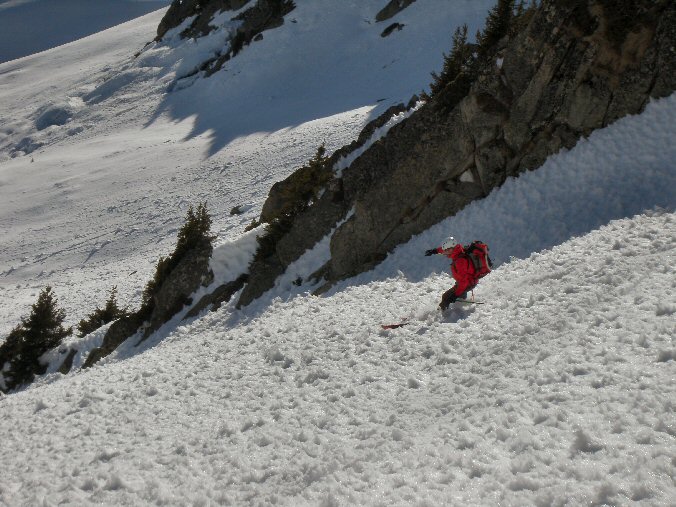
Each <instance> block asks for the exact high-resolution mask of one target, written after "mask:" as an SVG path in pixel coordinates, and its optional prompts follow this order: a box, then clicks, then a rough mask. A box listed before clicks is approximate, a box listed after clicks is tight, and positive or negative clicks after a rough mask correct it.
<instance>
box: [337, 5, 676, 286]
mask: <svg viewBox="0 0 676 507" xmlns="http://www.w3.org/2000/svg"><path fill="white" fill-rule="evenodd" d="M579 3H582V4H583V5H584V4H585V3H584V2H578V3H577V4H579ZM577 4H576V3H575V2H568V1H549V2H545V4H544V6H543V7H541V8H540V9H539V11H538V12H537V14H536V15H535V17H534V18H533V19H532V20H531V23H530V24H529V26H528V28H527V29H526V30H524V31H523V32H522V33H520V34H518V35H517V36H516V37H515V38H514V39H513V40H511V41H503V47H502V48H501V51H500V52H499V55H498V56H499V57H500V58H501V60H500V63H501V64H502V65H501V66H500V65H498V63H497V61H496V62H492V64H491V65H490V66H488V67H486V68H484V69H483V71H482V74H481V75H480V77H479V79H477V81H476V82H475V83H474V84H473V86H472V88H471V91H470V93H469V94H468V96H467V97H465V98H464V99H463V100H462V101H461V102H460V104H459V105H458V106H457V107H456V108H454V109H453V110H452V111H451V112H450V113H449V114H448V115H446V116H442V115H439V114H435V113H434V111H432V110H431V109H432V108H429V107H426V108H422V109H421V110H419V111H418V112H417V113H416V114H414V115H413V116H412V117H411V118H409V119H408V120H407V121H405V122H403V123H402V124H400V125H398V126H397V127H396V128H394V129H392V130H391V131H390V132H389V133H388V135H387V136H386V138H385V139H383V140H382V142H379V143H377V144H376V145H374V146H373V147H372V148H371V149H370V150H368V151H367V152H366V153H365V154H364V155H362V156H361V157H359V158H358V159H357V160H356V161H355V162H354V163H353V164H352V166H351V167H350V168H349V169H347V170H346V171H345V172H344V177H343V180H344V181H343V187H344V191H345V198H346V199H348V200H353V201H354V203H355V209H356V212H355V214H354V216H353V217H352V218H351V219H350V220H349V221H348V222H346V223H345V224H344V225H343V226H342V227H340V228H339V229H338V230H337V231H336V233H335V234H334V235H333V237H332V240H331V262H330V275H329V277H328V278H329V281H331V280H337V279H342V278H345V277H348V276H351V275H355V274H357V273H359V272H361V271H363V270H365V269H368V268H369V267H371V266H372V265H373V263H374V262H378V259H380V258H382V257H384V256H385V255H386V253H387V252H388V251H389V250H391V249H392V248H393V247H394V246H396V245H397V244H399V243H402V242H404V241H407V240H408V239H409V238H410V237H411V236H412V235H413V234H417V233H420V232H422V231H424V230H425V229H427V228H429V227H430V226H432V225H434V224H435V223H437V222H439V221H441V220H443V219H444V218H446V217H448V216H451V215H453V214H455V213H456V212H458V211H459V210H460V209H462V208H463V207H464V206H465V205H467V204H468V203H469V202H471V201H472V200H473V199H476V198H478V197H481V196H483V195H486V194H487V193H488V192H490V190H491V189H493V188H494V187H496V186H498V185H501V184H502V183H503V182H504V181H505V179H506V178H507V176H510V175H515V174H518V173H520V172H522V171H525V170H529V169H534V168H537V167H539V166H540V165H541V164H542V163H543V162H544V161H545V159H546V158H547V157H548V156H549V155H551V154H553V153H556V152H557V151H559V150H560V149H561V148H570V147H572V146H574V145H575V143H576V142H577V140H578V139H579V138H580V137H581V136H586V135H588V134H589V133H590V132H592V131H593V130H595V129H597V128H601V127H605V126H607V125H609V124H610V123H612V122H613V121H615V120H617V119H618V118H621V117H622V116H625V115H627V114H635V113H638V112H640V111H641V110H642V109H643V107H644V106H645V104H646V103H647V101H648V100H649V99H650V97H660V96H665V95H668V94H670V93H672V92H673V91H674V89H676V61H675V57H676V52H674V50H673V47H674V43H675V42H676V39H675V38H674V24H675V21H676V19H675V11H676V8H675V7H674V4H673V3H670V4H669V5H667V4H666V3H662V4H661V5H658V4H655V5H654V6H653V8H654V9H655V12H656V13H657V12H658V11H659V16H657V15H655V16H653V18H652V19H653V20H654V21H653V22H650V21H648V22H647V23H646V24H644V25H640V26H639V27H637V28H636V29H635V31H631V32H630V33H629V34H628V35H627V37H626V39H625V40H624V42H623V43H622V44H621V45H620V46H619V47H613V44H612V43H611V41H610V40H609V38H608V36H607V33H606V32H605V27H606V26H607V23H606V21H605V18H604V15H605V13H604V12H603V11H602V10H601V11H599V10H598V9H595V10H594V12H595V13H596V16H597V24H596V28H595V29H594V30H593V31H591V33H589V34H588V35H587V36H580V32H579V31H578V30H575V29H574V27H573V28H571V27H570V26H569V21H568V20H569V19H570V16H571V12H572V9H573V7H576V6H577ZM591 5H592V3H591V2H590V6H591ZM571 6H572V7H571ZM592 9H593V8H592ZM590 14H591V13H590ZM592 15H593V14H592ZM658 83H659V85H658ZM466 171H469V173H470V174H471V175H472V179H473V180H474V181H475V182H476V183H475V184H466V183H461V182H460V181H459V177H460V176H461V175H462V174H463V173H465V172H466Z"/></svg>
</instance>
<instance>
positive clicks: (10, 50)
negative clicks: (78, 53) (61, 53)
mask: <svg viewBox="0 0 676 507" xmlns="http://www.w3.org/2000/svg"><path fill="white" fill-rule="evenodd" d="M170 1H171V0H58V1H54V0H0V63H4V62H7V61H10V60H15V59H17V58H22V57H24V56H28V55H31V54H33V53H39V52H41V51H45V50H47V49H51V48H53V47H56V46H60V45H62V44H66V43H68V42H72V41H74V40H77V39H81V38H82V37H86V36H87V35H91V34H93V33H96V32H100V31H101V30H105V29H106V28H110V27H112V26H115V25H119V24H120V23H124V22H125V21H129V20H130V19H134V18H137V17H139V16H142V15H143V14H147V13H148V12H151V11H155V10H157V9H160V8H162V7H166V6H167V5H169V3H170Z"/></svg>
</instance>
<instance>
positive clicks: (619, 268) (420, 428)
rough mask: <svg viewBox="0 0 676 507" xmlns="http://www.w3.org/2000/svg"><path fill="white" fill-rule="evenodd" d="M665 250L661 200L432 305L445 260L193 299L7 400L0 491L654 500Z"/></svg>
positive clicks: (174, 499) (362, 500)
mask: <svg viewBox="0 0 676 507" xmlns="http://www.w3.org/2000/svg"><path fill="white" fill-rule="evenodd" d="M599 245H612V246H611V247H609V248H604V249H599ZM675 248H676V215H675V214H674V213H666V212H663V213H661V212H658V213H650V214H645V215H639V216H636V217H634V218H631V219H624V220H619V221H614V222H611V223H610V224H609V225H607V226H605V227H602V228H601V229H600V230H597V231H595V232H593V233H591V234H589V235H586V236H582V237H579V238H575V239H573V240H570V241H568V242H566V243H564V244H563V245H560V246H558V247H555V248H554V249H552V250H550V251H544V252H541V253H539V254H534V255H532V256H530V257H529V258H528V259H525V260H518V261H513V262H510V263H507V264H504V265H503V266H501V267H500V268H499V269H497V270H495V271H494V272H493V273H492V274H491V275H489V277H487V278H486V279H485V280H484V281H483V282H482V284H481V286H480V289H479V290H478V291H477V297H478V298H479V299H480V300H484V301H486V304H485V305H483V306H480V307H465V306H463V307H461V308H456V309H454V310H452V311H451V312H450V313H447V314H446V315H444V316H443V317H441V316H440V315H439V314H438V313H437V312H436V311H435V310H434V306H435V305H436V299H437V296H438V294H439V293H440V292H441V291H442V290H444V289H445V288H446V287H447V286H448V278H447V276H445V275H433V276H431V277H428V278H425V279H424V280H421V281H419V282H412V281H409V280H407V279H406V277H404V276H394V277H392V278H390V279H387V280H380V281H377V282H372V283H370V284H364V285H355V286H352V287H349V288H347V289H345V290H343V291H341V292H338V293H336V294H334V295H333V296H331V297H326V298H312V297H299V298H294V299H292V300H290V301H287V302H284V301H281V300H277V301H275V302H273V304H272V305H271V306H270V307H269V308H267V309H266V311H265V312H264V314H263V315H261V316H260V317H259V318H254V319H247V318H246V317H245V316H241V320H240V321H239V322H236V323H235V324H234V325H233V322H232V320H231V319H232V316H231V315H230V311H228V310H224V311H221V312H217V313H213V314H209V315H208V316H206V317H205V318H203V319H201V320H198V321H196V322H194V323H193V324H191V325H186V326H182V327H180V328H178V329H177V330H176V332H174V333H173V334H172V335H171V336H170V337H169V338H167V339H165V340H164V341H163V342H162V343H160V344H159V345H157V346H156V347H154V348H152V349H150V350H148V351H146V352H145V353H144V354H141V355H137V356H135V357H133V358H130V359H128V360H126V361H121V362H112V363H109V364H107V365H105V366H97V367H94V368H93V369H91V370H88V371H86V372H84V373H79V374H76V375H71V376H68V377H66V378H64V379H63V380H60V381H58V382H55V383H52V384H49V385H43V386H39V387H35V388H32V389H29V390H28V391H24V392H21V393H18V394H15V395H11V396H7V397H5V398H4V399H3V400H2V401H1V402H0V403H1V404H2V413H3V422H4V423H5V424H3V425H2V427H1V428H0V438H1V439H2V441H3V445H4V448H3V449H4V451H5V453H6V455H7V456H12V459H11V460H7V461H5V463H4V464H3V473H2V474H1V475H0V503H2V504H5V505H57V504H58V505H94V504H104V505H148V504H153V505H272V504H277V505H383V506H384V505H388V506H389V505H497V504H500V505H514V506H516V505H543V506H544V505H547V506H549V505H592V504H595V505H602V504H606V505H669V504H670V502H672V501H673V499H674V498H675V497H676V485H675V484H676V483H675V480H676V446H675V445H674V443H675V442H674V440H675V439H676V417H675V414H676V411H675V410H674V409H675V408H676V407H674V400H676V384H675V383H674V373H675V372H676V369H675V362H674V360H675V359H676V343H675V342H674V336H675V333H674V331H676V329H674V327H675V326H674V319H673V315H674V312H676V298H675V297H674V293H675V290H676V284H675V280H676V277H675V276H674V274H675V273H674V266H675V265H676V258H675V255H674V254H675V251H676V250H675ZM590 252H596V255H589V253H590ZM395 256H396V254H395ZM406 309H410V310H406ZM409 311H410V312H411V313H410V315H412V316H413V320H412V322H411V324H409V325H408V326H407V327H403V328H400V329H398V330H394V331H390V332H386V331H382V330H379V325H378V323H380V322H384V321H388V322H389V321H391V320H396V319H399V318H401V317H402V316H403V315H407V314H409V313H408V312H409Z"/></svg>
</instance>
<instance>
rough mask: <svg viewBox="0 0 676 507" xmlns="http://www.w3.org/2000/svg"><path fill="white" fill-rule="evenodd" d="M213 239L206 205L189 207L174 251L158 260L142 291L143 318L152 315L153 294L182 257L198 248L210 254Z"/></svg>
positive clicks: (141, 312) (141, 310) (141, 311)
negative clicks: (150, 278)
mask: <svg viewBox="0 0 676 507" xmlns="http://www.w3.org/2000/svg"><path fill="white" fill-rule="evenodd" d="M214 239H216V236H214V235H213V234H211V216H210V215H209V211H208V210H207V204H206V203H200V204H199V205H198V206H197V209H195V208H193V207H192V205H190V207H189V208H188V211H187V213H186V216H185V221H184V222H183V225H182V226H181V228H180V229H179V231H178V236H177V240H176V247H175V248H174V251H173V252H172V254H171V255H169V256H168V257H160V258H159V260H158V261H157V266H156V267H155V274H154V275H153V279H152V280H150V281H149V282H148V283H147V284H146V287H145V289H144V290H143V295H142V298H141V309H140V314H141V315H142V316H143V317H148V316H149V315H150V314H151V313H152V311H153V307H154V304H155V303H154V297H155V294H156V293H157V291H158V290H159V289H160V287H162V284H163V283H164V282H165V280H166V279H167V277H168V276H169V274H170V273H171V272H172V271H173V270H174V268H175V267H176V266H177V265H178V263H179V262H181V260H182V259H183V257H184V256H185V255H186V254H187V253H188V252H189V251H190V250H192V249H194V248H197V247H200V246H201V247H203V248H205V249H206V250H208V252H209V254H211V252H212V250H213V241H214Z"/></svg>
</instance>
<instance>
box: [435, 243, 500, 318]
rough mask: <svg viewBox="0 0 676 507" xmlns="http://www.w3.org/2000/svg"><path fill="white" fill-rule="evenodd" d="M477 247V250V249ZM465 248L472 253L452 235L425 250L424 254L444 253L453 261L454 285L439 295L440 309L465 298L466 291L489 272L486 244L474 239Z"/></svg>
mask: <svg viewBox="0 0 676 507" xmlns="http://www.w3.org/2000/svg"><path fill="white" fill-rule="evenodd" d="M475 245H480V246H475ZM477 248H478V249H479V251H477ZM467 250H471V252H472V255H470V253H469V251H466V250H465V248H464V247H463V246H462V245H461V244H460V243H458V242H456V241H455V239H454V238H453V237H449V238H447V239H446V240H444V242H443V243H442V244H441V246H440V247H437V248H432V249H430V250H427V251H426V252H425V255H434V254H441V255H445V256H446V257H448V258H449V259H452V261H453V262H452V263H451V274H452V275H453V278H454V279H455V285H454V286H453V287H452V288H450V289H449V290H447V291H446V292H444V294H443V295H442V296H441V303H439V308H440V309H441V310H445V309H446V308H448V306H449V305H450V304H451V303H455V301H456V300H458V299H465V298H466V297H467V293H468V292H469V291H471V290H472V289H474V287H476V284H477V283H478V282H479V279H480V278H482V277H484V276H486V275H487V274H488V273H489V272H490V266H491V261H490V258H489V257H488V247H487V246H486V245H484V244H483V243H481V242H478V241H475V242H474V243H472V244H471V245H470V246H469V247H467ZM482 257H483V258H482Z"/></svg>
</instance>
